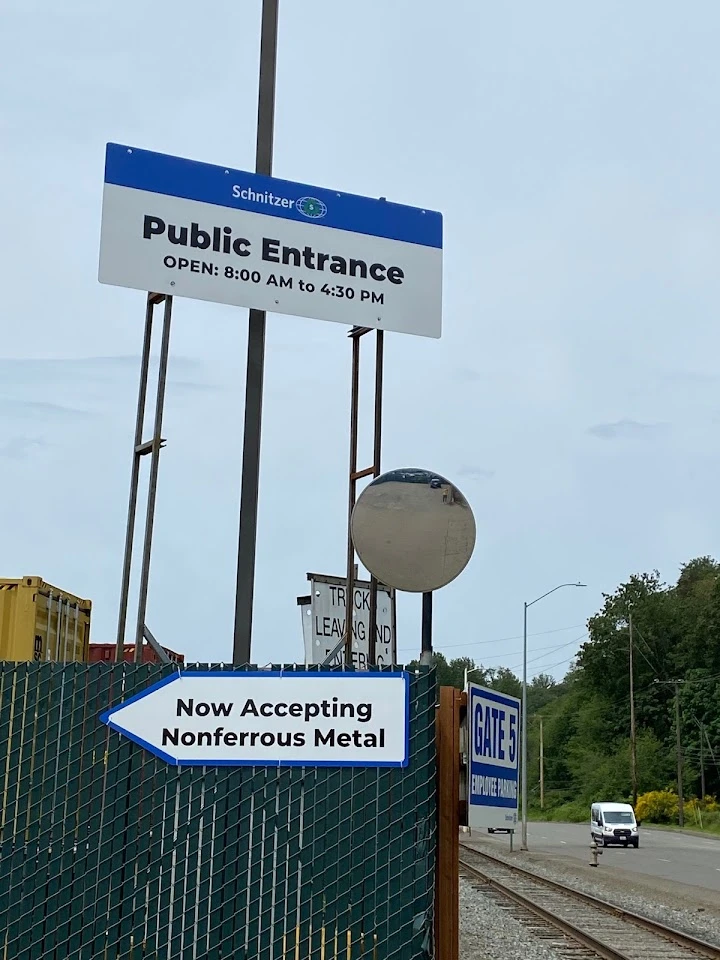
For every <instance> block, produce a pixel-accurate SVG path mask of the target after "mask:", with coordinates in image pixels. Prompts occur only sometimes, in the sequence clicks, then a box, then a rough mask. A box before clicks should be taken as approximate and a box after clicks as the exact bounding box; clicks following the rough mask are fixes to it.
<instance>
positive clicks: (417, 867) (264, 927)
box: [0, 663, 436, 960]
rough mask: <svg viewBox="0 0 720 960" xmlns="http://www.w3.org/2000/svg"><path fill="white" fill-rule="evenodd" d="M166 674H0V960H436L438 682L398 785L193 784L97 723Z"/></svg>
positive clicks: (22, 667)
mask: <svg viewBox="0 0 720 960" xmlns="http://www.w3.org/2000/svg"><path fill="white" fill-rule="evenodd" d="M174 669H176V668H175V667H165V666H163V667H161V666H154V665H137V666H135V665H133V664H117V665H107V664H92V665H91V664H67V665H63V664H55V663H28V664H9V663H5V664H0V788H1V789H2V796H1V799H2V810H1V812H0V960H31V958H42V960H70V958H73V960H121V958H123V960H124V958H132V960H141V958H145V960H156V958H157V960H160V958H162V960H202V958H212V960H222V958H233V960H286V958H287V960H315V958H317V960H340V958H342V960H359V958H372V960H391V958H398V960H400V958H401V960H415V958H426V957H430V956H432V951H433V945H432V922H433V895H434V880H435V843H436V833H435V831H436V808H435V804H436V785H435V779H436V762H435V699H436V690H435V675H434V672H432V671H429V670H427V669H425V668H423V669H422V670H421V671H420V672H418V673H414V674H413V675H412V681H411V735H410V763H409V766H408V767H406V768H404V769H398V768H389V769H387V768H380V769H378V768H375V769H373V768H368V769H359V768H348V767H344V768H331V767H320V768H311V767H305V768H294V767H293V768H269V767H255V768H251V767H234V768H233V767H205V768H203V767H174V766H171V765H168V764H166V763H165V762H164V761H162V760H159V759H157V758H155V757H154V756H153V755H151V754H149V753H147V752H146V751H144V750H143V749H141V748H140V747H138V746H136V745H134V744H133V743H131V742H129V741H128V740H127V739H125V738H123V737H121V736H120V735H119V734H117V733H115V732H112V731H109V730H108V728H107V727H105V726H104V725H103V724H101V723H100V721H99V720H98V716H99V714H100V713H101V712H102V711H103V710H105V709H106V708H107V707H109V706H111V705H113V704H117V703H119V702H121V701H123V700H125V699H127V698H128V697H130V696H132V695H133V694H135V693H138V692H139V691H141V690H143V689H144V688H146V687H148V686H150V685H151V684H152V683H154V682H156V681H158V680H159V679H161V678H162V677H164V676H167V675H168V674H169V673H172V671H173V670H174ZM187 669H190V670H192V669H203V670H207V669H213V670H215V669H228V670H230V669H231V668H222V667H221V666H220V665H196V666H195V667H192V666H191V667H188V668H187ZM284 669H286V670H287V669H292V668H288V667H285V668H284Z"/></svg>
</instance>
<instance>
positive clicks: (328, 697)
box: [100, 670, 410, 767]
mask: <svg viewBox="0 0 720 960" xmlns="http://www.w3.org/2000/svg"><path fill="white" fill-rule="evenodd" d="M409 691H410V677H409V674H407V673H376V674H368V673H365V674H342V673H338V672H321V671H318V672H310V671H289V672H287V673H285V672H282V671H269V670H259V671H257V672H252V673H250V672H248V673H245V672H242V673H240V672H229V671H217V672H215V671H208V672H202V671H198V672H194V671H189V672H185V673H177V674H174V675H173V676H171V677H167V678H165V679H164V680H161V681H160V682H159V683H156V684H154V685H153V686H151V687H148V689H147V690H144V691H143V692H142V693H139V694H137V695H135V696H134V697H131V698H130V699H129V700H126V701H125V703H121V704H119V705H118V706H115V707H112V708H111V709H109V710H107V711H105V713H103V714H101V716H100V719H101V721H102V722H104V723H106V724H107V725H108V726H109V727H110V728H111V729H112V730H116V731H117V732H118V733H120V734H122V735H123V736H125V737H128V738H129V739H130V740H133V741H134V742H135V743H137V744H139V745H140V746H141V747H144V748H145V749H146V750H149V751H150V752H151V753H153V754H155V755H156V756H158V757H160V758H161V759H163V760H166V761H167V762H168V763H172V764H176V765H180V766H183V765H184V766H296V767H297V766H313V767H318V766H319V767H327V766H332V767H404V766H407V763H408V755H409V751H408V736H409V722H410V716H409V714H410V711H409Z"/></svg>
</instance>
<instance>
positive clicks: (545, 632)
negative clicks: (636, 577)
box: [398, 623, 585, 653]
mask: <svg viewBox="0 0 720 960" xmlns="http://www.w3.org/2000/svg"><path fill="white" fill-rule="evenodd" d="M583 626H585V625H584V624H583V623H573V624H571V625H570V626H569V627H556V628H555V629H554V630H540V631H538V633H529V634H528V637H545V636H547V635H548V634H551V633H563V631H565V630H577V629H578V628H579V627H583ZM522 638H523V637H522V634H520V635H519V636H514V637H498V638H497V639H495V640H471V641H470V642H469V643H445V644H443V650H450V649H456V648H457V647H482V646H487V644H489V643H507V642H508V641H509V640H522ZM416 649H417V647H398V651H399V652H403V651H405V650H416ZM436 650H437V648H436ZM437 652H438V653H442V650H437Z"/></svg>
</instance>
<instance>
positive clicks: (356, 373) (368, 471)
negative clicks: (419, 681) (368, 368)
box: [344, 327, 385, 666]
mask: <svg viewBox="0 0 720 960" xmlns="http://www.w3.org/2000/svg"><path fill="white" fill-rule="evenodd" d="M371 329H372V328H371V327H353V328H352V330H351V331H350V333H349V334H348V336H349V337H350V339H351V340H352V373H351V380H350V384H351V386H350V470H349V484H348V531H347V585H346V596H345V636H344V641H345V664H346V665H347V666H351V665H352V625H353V610H354V605H353V594H354V592H355V590H354V587H355V547H354V546H353V541H352V531H351V528H350V523H351V520H352V512H353V509H354V507H355V500H356V499H357V482H358V480H362V479H363V478H364V477H378V476H380V454H381V449H382V393H383V361H384V345H385V344H384V335H383V331H382V330H377V331H376V337H377V340H376V344H375V412H374V421H373V422H374V427H373V463H372V466H370V467H366V468H365V469H364V470H358V468H357V459H358V414H359V407H360V337H362V336H364V335H365V334H366V333H370V332H371ZM377 586H378V584H377V580H376V579H375V577H371V578H370V625H369V629H370V636H369V638H368V640H369V642H368V660H369V662H370V663H371V664H374V663H375V659H376V657H375V646H376V639H377V637H376V634H377Z"/></svg>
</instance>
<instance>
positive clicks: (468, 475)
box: [458, 466, 495, 480]
mask: <svg viewBox="0 0 720 960" xmlns="http://www.w3.org/2000/svg"><path fill="white" fill-rule="evenodd" d="M458 476H459V477H463V478H464V479H466V480H492V478H493V477H494V476H495V470H487V469H485V468H484V467H468V466H465V467H460V469H459V470H458Z"/></svg>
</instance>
